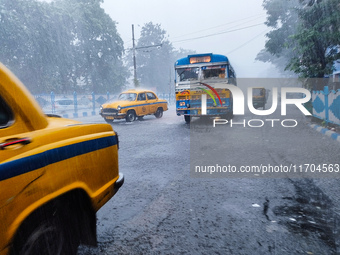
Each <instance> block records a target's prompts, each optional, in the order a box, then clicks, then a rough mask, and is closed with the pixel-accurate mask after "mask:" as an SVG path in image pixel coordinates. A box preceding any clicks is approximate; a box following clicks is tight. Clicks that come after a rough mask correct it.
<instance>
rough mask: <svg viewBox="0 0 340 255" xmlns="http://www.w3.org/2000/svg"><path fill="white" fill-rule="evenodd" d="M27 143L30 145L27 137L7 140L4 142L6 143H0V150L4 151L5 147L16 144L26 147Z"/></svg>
mask: <svg viewBox="0 0 340 255" xmlns="http://www.w3.org/2000/svg"><path fill="white" fill-rule="evenodd" d="M29 143H31V139H30V138H28V137H25V138H14V139H8V140H6V142H4V143H0V149H1V150H4V149H5V148H6V147H8V146H11V145H16V144H22V145H26V144H29Z"/></svg>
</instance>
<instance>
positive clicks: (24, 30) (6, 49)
mask: <svg viewBox="0 0 340 255" xmlns="http://www.w3.org/2000/svg"><path fill="white" fill-rule="evenodd" d="M101 2H102V0H71V1H66V0H55V1H52V2H51V3H46V2H40V1H36V0H16V1H11V0H0V44H1V48H0V61H2V62H3V63H4V64H6V65H7V66H9V67H10V68H11V69H12V70H13V71H14V73H16V74H17V75H18V76H19V78H20V79H21V80H22V81H23V82H24V83H25V84H26V86H27V87H28V88H29V89H30V90H31V91H32V92H34V93H41V92H45V93H46V92H50V91H51V90H54V91H55V92H57V93H60V92H63V93H66V92H72V91H74V90H76V91H84V90H90V91H95V92H101V93H103V92H106V91H110V92H115V91H119V90H120V87H122V86H124V84H125V81H126V77H127V70H126V68H125V67H124V65H123V62H122V55H123V52H124V48H123V41H122V40H121V38H120V36H119V34H118V33H117V30H116V23H115V22H114V21H113V20H112V19H111V18H110V17H109V16H108V15H107V14H106V13H105V12H104V10H103V9H102V8H101V7H100V3H101ZM84 83H85V86H84V85H83V84H84Z"/></svg>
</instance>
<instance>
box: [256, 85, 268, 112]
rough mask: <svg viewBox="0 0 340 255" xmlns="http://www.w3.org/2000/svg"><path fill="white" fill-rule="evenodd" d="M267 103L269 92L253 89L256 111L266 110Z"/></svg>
mask: <svg viewBox="0 0 340 255" xmlns="http://www.w3.org/2000/svg"><path fill="white" fill-rule="evenodd" d="M266 103H267V90H266V89H265V88H253V106H254V107H255V109H257V108H260V107H262V108H263V109H264V108H265V105H266Z"/></svg>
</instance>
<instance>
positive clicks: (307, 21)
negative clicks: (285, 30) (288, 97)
mask: <svg viewBox="0 0 340 255" xmlns="http://www.w3.org/2000/svg"><path fill="white" fill-rule="evenodd" d="M310 5H311V6H310ZM339 23H340V4H339V2H338V0H324V1H317V2H314V1H313V4H311V2H309V4H307V6H306V7H304V8H302V9H300V10H299V26H298V29H297V33H296V34H295V35H292V36H291V38H292V40H293V41H295V42H296V45H297V47H295V48H294V50H293V51H294V53H295V54H294V57H292V58H291V60H290V62H289V64H288V66H287V68H289V69H291V70H293V71H294V72H296V73H298V74H300V76H301V77H303V78H323V77H325V75H328V74H331V73H332V71H333V64H334V61H335V60H336V59H339V58H340V54H339V53H338V52H337V47H338V46H339V45H340V25H339ZM288 47H292V46H291V45H288Z"/></svg>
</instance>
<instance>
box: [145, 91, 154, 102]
mask: <svg viewBox="0 0 340 255" xmlns="http://www.w3.org/2000/svg"><path fill="white" fill-rule="evenodd" d="M146 94H147V95H148V100H152V99H156V96H155V94H154V93H151V92H149V93H146Z"/></svg>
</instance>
